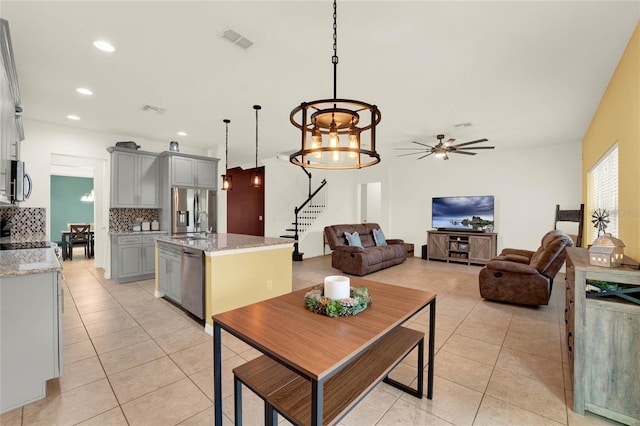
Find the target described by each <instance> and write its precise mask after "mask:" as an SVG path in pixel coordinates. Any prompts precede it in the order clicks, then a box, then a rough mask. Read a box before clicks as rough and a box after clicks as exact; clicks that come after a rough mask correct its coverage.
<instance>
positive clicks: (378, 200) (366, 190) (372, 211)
mask: <svg viewBox="0 0 640 426" xmlns="http://www.w3.org/2000/svg"><path fill="white" fill-rule="evenodd" d="M381 220H382V183H381V182H369V183H363V184H362V185H361V187H360V221H361V222H362V223H367V222H371V223H380V221H381Z"/></svg>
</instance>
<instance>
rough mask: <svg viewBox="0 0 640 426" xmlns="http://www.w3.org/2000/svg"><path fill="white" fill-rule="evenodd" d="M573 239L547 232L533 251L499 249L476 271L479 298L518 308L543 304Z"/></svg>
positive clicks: (562, 233)
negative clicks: (500, 250)
mask: <svg viewBox="0 0 640 426" xmlns="http://www.w3.org/2000/svg"><path fill="white" fill-rule="evenodd" d="M572 246H573V240H572V239H571V237H569V236H568V235H567V234H565V233H564V232H562V231H559V230H554V231H550V232H547V234H545V236H544V237H542V242H541V245H540V247H539V248H538V250H537V251H535V252H534V251H529V250H521V249H510V248H506V249H504V250H502V252H501V253H500V255H499V256H498V257H495V258H493V259H491V261H489V262H488V263H487V264H486V265H485V266H484V267H483V268H482V269H481V270H480V276H479V281H480V295H481V296H482V297H484V298H485V299H490V300H497V301H501V302H511V303H519V304H521V305H547V304H548V303H549V297H550V296H551V289H552V286H553V279H554V278H555V276H556V274H557V273H558V271H559V270H560V268H561V267H562V264H563V263H564V260H565V255H566V250H565V248H566V247H572Z"/></svg>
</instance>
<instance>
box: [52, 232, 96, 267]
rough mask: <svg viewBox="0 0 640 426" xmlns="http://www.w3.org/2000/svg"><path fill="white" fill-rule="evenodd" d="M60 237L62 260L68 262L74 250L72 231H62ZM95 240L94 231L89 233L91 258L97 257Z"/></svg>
mask: <svg viewBox="0 0 640 426" xmlns="http://www.w3.org/2000/svg"><path fill="white" fill-rule="evenodd" d="M60 235H61V237H62V240H61V242H62V260H67V259H69V258H70V257H71V256H70V253H69V251H70V250H73V247H72V246H71V231H69V230H66V231H61V232H60ZM93 238H94V232H93V231H89V240H90V244H89V257H94V256H95V252H94V244H93Z"/></svg>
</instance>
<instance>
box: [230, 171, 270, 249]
mask: <svg viewBox="0 0 640 426" xmlns="http://www.w3.org/2000/svg"><path fill="white" fill-rule="evenodd" d="M259 169H262V176H263V180H262V182H263V184H262V186H260V187H259V188H252V187H251V179H250V177H251V170H242V169H241V168H239V167H237V168H235V169H230V170H229V171H228V173H229V174H230V175H231V176H232V178H233V189H232V190H231V191H227V232H228V233H232V234H245V235H257V236H261V237H263V236H264V185H265V182H266V179H265V174H264V167H260V168H259Z"/></svg>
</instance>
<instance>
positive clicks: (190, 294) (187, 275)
mask: <svg viewBox="0 0 640 426" xmlns="http://www.w3.org/2000/svg"><path fill="white" fill-rule="evenodd" d="M180 275H181V278H182V290H181V301H180V304H181V305H182V307H183V308H184V309H186V310H187V311H189V312H191V313H192V314H193V315H195V316H196V317H198V318H200V319H204V252H203V251H202V250H194V249H188V248H183V249H182V263H181V267H180Z"/></svg>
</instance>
